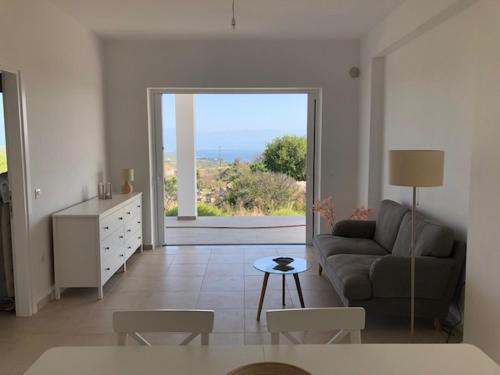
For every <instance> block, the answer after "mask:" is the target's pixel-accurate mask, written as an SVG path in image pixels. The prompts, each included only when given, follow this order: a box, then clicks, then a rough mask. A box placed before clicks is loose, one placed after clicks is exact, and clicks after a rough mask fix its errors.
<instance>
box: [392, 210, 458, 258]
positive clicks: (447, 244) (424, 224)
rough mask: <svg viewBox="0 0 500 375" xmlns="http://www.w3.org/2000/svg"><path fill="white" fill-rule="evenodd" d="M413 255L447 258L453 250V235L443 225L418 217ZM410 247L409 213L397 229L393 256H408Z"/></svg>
mask: <svg viewBox="0 0 500 375" xmlns="http://www.w3.org/2000/svg"><path fill="white" fill-rule="evenodd" d="M415 236H416V243H415V255H417V256H433V257H439V258H446V257H449V256H450V254H451V251H452V249H453V233H452V231H451V230H450V229H449V228H447V227H445V226H444V225H440V224H436V223H433V222H431V221H429V220H427V219H425V218H423V217H421V216H420V215H417V217H416V221H415ZM410 245H411V212H408V213H407V214H406V215H405V217H404V218H403V222H402V223H401V228H400V229H399V233H398V236H397V238H396V242H395V243H394V248H393V250H392V254H393V255H398V256H409V255H410V254H411V251H410Z"/></svg>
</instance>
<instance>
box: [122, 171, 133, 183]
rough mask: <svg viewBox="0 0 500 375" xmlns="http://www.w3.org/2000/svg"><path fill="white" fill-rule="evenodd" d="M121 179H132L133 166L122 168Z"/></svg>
mask: <svg viewBox="0 0 500 375" xmlns="http://www.w3.org/2000/svg"><path fill="white" fill-rule="evenodd" d="M123 179H124V180H125V181H130V182H132V181H134V169H133V168H125V169H124V170H123Z"/></svg>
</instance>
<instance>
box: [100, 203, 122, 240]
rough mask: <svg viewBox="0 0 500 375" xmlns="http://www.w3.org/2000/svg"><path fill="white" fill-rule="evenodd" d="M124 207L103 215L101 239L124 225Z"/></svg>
mask: <svg viewBox="0 0 500 375" xmlns="http://www.w3.org/2000/svg"><path fill="white" fill-rule="evenodd" d="M123 222H124V217H123V209H120V210H117V211H115V212H113V213H112V214H110V215H108V216H105V217H103V218H102V219H101V220H100V223H99V227H100V234H101V239H103V238H106V237H107V236H108V235H110V234H111V233H113V231H114V230H115V229H117V228H119V227H120V226H122V225H123Z"/></svg>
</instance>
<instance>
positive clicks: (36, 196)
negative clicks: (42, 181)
mask: <svg viewBox="0 0 500 375" xmlns="http://www.w3.org/2000/svg"><path fill="white" fill-rule="evenodd" d="M41 195H42V189H40V188H36V189H35V199H38V198H40V196H41Z"/></svg>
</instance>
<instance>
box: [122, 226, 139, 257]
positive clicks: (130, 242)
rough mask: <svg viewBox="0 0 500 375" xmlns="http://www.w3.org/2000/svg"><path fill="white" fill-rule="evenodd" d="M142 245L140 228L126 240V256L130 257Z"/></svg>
mask: <svg viewBox="0 0 500 375" xmlns="http://www.w3.org/2000/svg"><path fill="white" fill-rule="evenodd" d="M141 245H142V228H141V229H139V230H138V231H137V232H135V233H133V234H132V235H131V236H130V238H128V239H127V244H126V250H125V251H126V254H127V256H131V255H132V254H133V253H135V251H136V250H137V249H138V248H139V247H140V246H141Z"/></svg>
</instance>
